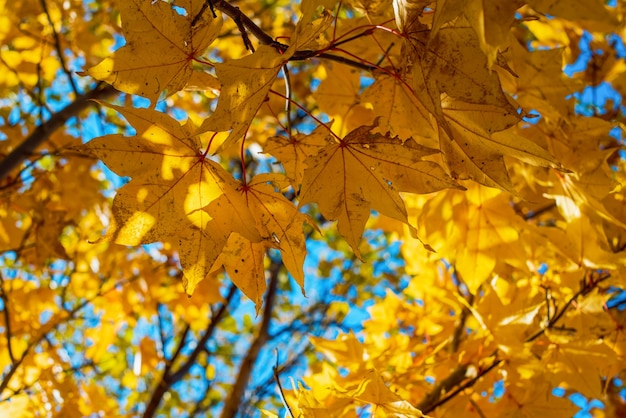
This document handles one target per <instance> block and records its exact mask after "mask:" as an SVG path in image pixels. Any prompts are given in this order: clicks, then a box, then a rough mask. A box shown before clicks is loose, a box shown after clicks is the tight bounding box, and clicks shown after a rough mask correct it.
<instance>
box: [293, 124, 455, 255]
mask: <svg viewBox="0 0 626 418" xmlns="http://www.w3.org/2000/svg"><path fill="white" fill-rule="evenodd" d="M377 124H378V121H376V122H375V123H374V125H372V126H362V127H360V128H357V129H355V130H354V131H352V132H350V133H349V134H348V135H346V137H345V138H344V139H342V140H340V141H338V142H337V143H334V144H332V145H328V146H326V147H324V148H322V149H321V150H320V152H319V153H318V154H317V155H314V156H312V157H309V158H308V159H307V160H306V165H307V167H308V168H307V169H306V170H305V172H304V179H303V184H302V192H301V196H300V205H305V204H307V203H310V202H316V203H317V204H318V205H319V208H320V211H321V212H322V214H323V215H324V216H325V217H326V218H327V219H330V220H337V221H338V228H339V232H340V233H341V234H342V235H343V236H344V237H345V238H346V240H347V241H348V243H349V244H350V246H351V247H352V248H353V249H354V251H355V253H356V254H360V253H359V250H358V245H359V241H360V239H361V234H362V233H363V229H364V228H365V223H366V222H367V219H368V218H369V216H370V211H371V210H375V211H378V212H380V213H382V214H383V215H386V216H389V217H390V218H393V219H396V220H399V221H401V222H404V223H406V224H407V225H408V220H407V213H406V208H405V206H404V202H403V200H402V198H401V197H400V192H411V193H430V192H434V191H437V190H441V189H444V188H455V187H456V188H461V186H458V185H457V184H456V183H454V181H452V180H451V179H450V178H449V177H448V175H447V174H446V173H445V172H444V171H443V169H442V168H441V167H440V166H439V165H437V164H435V163H433V162H430V161H424V160H422V157H424V156H427V155H429V154H433V153H435V152H436V151H435V150H432V149H430V148H426V147H423V146H421V145H419V144H417V143H416V142H415V141H413V140H412V139H409V140H407V141H405V142H404V143H403V142H402V141H401V140H400V139H399V138H392V137H390V136H389V135H382V134H379V133H373V132H372V131H373V130H374V129H375V128H376V127H377V126H378V125H377ZM411 228H412V227H411ZM415 236H416V235H415Z"/></svg>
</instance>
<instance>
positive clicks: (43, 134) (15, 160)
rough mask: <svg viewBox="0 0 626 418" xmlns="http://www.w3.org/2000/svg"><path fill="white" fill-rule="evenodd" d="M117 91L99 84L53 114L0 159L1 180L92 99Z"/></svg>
mask: <svg viewBox="0 0 626 418" xmlns="http://www.w3.org/2000/svg"><path fill="white" fill-rule="evenodd" d="M115 93H117V90H115V89H114V88H113V87H112V86H109V85H108V84H99V85H98V86H97V87H96V88H95V89H93V90H91V91H89V92H87V93H84V94H82V95H80V96H78V97H76V98H75V99H74V101H73V102H72V103H70V104H69V105H68V106H66V107H65V108H63V109H62V110H60V111H59V112H57V113H55V114H54V115H52V117H51V118H50V119H48V120H47V121H46V122H44V123H42V124H41V125H39V126H37V128H35V130H34V131H33V132H32V133H31V134H30V135H28V137H27V138H26V139H25V140H24V142H22V143H21V144H20V145H18V146H17V148H15V149H14V150H13V151H12V152H11V153H10V154H9V155H7V157H6V158H5V159H4V160H2V161H0V180H2V179H4V178H5V177H7V176H8V175H9V173H10V172H11V171H12V170H13V169H14V168H15V167H17V166H19V165H20V164H21V163H22V161H23V160H24V159H25V158H28V157H29V156H30V155H32V154H33V152H35V150H36V149H37V147H38V146H39V145H41V144H42V143H43V142H44V141H46V140H47V139H48V138H49V137H50V135H52V134H53V133H54V132H55V131H56V130H57V129H59V128H60V127H61V126H63V125H64V124H65V122H67V120H68V119H70V118H72V117H74V116H77V115H78V114H79V113H80V112H82V111H83V110H85V109H86V108H87V107H89V106H90V105H91V104H93V103H92V102H91V100H93V99H103V98H105V97H109V96H112V95H113V94H115Z"/></svg>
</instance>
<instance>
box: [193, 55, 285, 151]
mask: <svg viewBox="0 0 626 418" xmlns="http://www.w3.org/2000/svg"><path fill="white" fill-rule="evenodd" d="M286 60H287V57H285V56H283V55H282V54H280V53H279V52H278V51H276V49H274V48H272V47H269V46H265V45H261V46H260V47H259V49H257V50H256V51H255V52H254V54H252V55H248V56H246V57H243V58H241V59H238V60H231V61H227V62H224V63H218V64H215V73H216V75H217V78H218V79H219V80H220V83H221V85H222V87H221V92H220V97H219V100H218V102H217V108H216V109H215V111H214V112H213V114H212V115H211V117H209V118H208V119H206V120H205V121H204V122H203V123H202V125H201V126H200V128H199V132H205V131H213V132H224V131H229V130H230V131H231V132H230V135H229V136H228V138H227V139H226V141H225V142H224V143H223V144H222V147H223V148H227V147H228V146H229V145H231V144H232V143H234V142H235V141H237V140H239V139H241V138H242V137H243V135H244V134H245V133H246V131H247V130H248V127H249V126H250V123H251V122H252V119H253V118H254V116H255V115H256V113H257V111H258V110H259V107H261V104H263V102H264V101H265V99H266V97H267V94H268V93H269V91H270V89H271V88H272V84H273V83H274V81H275V80H276V76H277V75H278V72H279V71H280V69H281V67H282V66H283V64H284V63H285V62H286Z"/></svg>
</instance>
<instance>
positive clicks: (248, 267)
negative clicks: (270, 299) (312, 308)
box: [216, 174, 313, 314]
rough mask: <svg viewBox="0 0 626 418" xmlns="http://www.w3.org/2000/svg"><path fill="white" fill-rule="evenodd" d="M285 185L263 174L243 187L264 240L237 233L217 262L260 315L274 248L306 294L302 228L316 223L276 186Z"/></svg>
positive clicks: (304, 241)
mask: <svg viewBox="0 0 626 418" xmlns="http://www.w3.org/2000/svg"><path fill="white" fill-rule="evenodd" d="M285 183H286V182H285V178H284V177H283V176H280V175H276V174H261V175H258V176H255V177H254V178H253V179H252V180H251V181H250V182H249V183H247V184H246V185H245V186H243V187H241V188H240V191H241V193H242V195H243V197H244V198H245V201H246V204H247V206H248V209H249V210H250V213H252V216H253V217H254V220H255V222H256V225H257V228H258V230H259V233H260V234H261V236H262V237H263V238H264V240H263V241H261V242H251V241H250V240H249V239H247V238H244V237H243V236H241V235H240V234H233V235H231V236H230V238H229V240H228V243H227V245H226V247H225V248H224V251H223V254H222V255H221V256H220V258H219V259H218V260H217V262H216V264H218V265H219V264H223V265H224V266H225V268H226V271H227V272H228V276H229V277H230V278H231V280H232V281H233V282H234V283H235V284H236V285H237V287H239V289H241V290H242V291H243V293H244V294H245V295H246V296H248V297H249V298H250V299H251V300H252V301H253V302H254V303H255V304H256V310H257V314H258V313H259V311H260V309H261V306H262V304H263V294H264V292H265V282H266V278H265V263H264V257H265V253H266V251H267V250H268V249H270V248H278V249H279V250H280V252H281V256H282V260H283V263H284V264H285V267H287V270H288V271H289V273H291V275H292V276H293V278H294V279H295V280H296V282H297V283H298V284H299V285H300V288H301V290H302V293H303V294H304V269H303V265H304V258H305V256H306V240H305V236H304V232H303V230H302V227H303V224H304V223H309V224H313V222H312V221H311V220H310V219H309V217H307V216H305V215H304V214H302V213H300V212H299V211H298V210H297V208H296V207H295V206H294V204H293V203H291V202H290V201H289V200H287V199H286V198H285V197H284V196H283V195H282V194H280V193H279V192H278V191H277V190H276V186H275V185H280V184H285Z"/></svg>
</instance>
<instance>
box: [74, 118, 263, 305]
mask: <svg viewBox="0 0 626 418" xmlns="http://www.w3.org/2000/svg"><path fill="white" fill-rule="evenodd" d="M111 108H113V109H115V110H117V111H118V112H120V113H121V114H122V115H123V116H124V117H125V118H126V119H127V120H128V121H129V122H130V123H131V125H132V126H133V127H134V128H135V129H136V130H137V134H136V135H135V137H134V138H132V139H131V138H127V137H124V136H122V135H109V136H105V137H100V138H96V139H94V140H92V141H91V142H89V143H87V144H86V145H85V146H84V148H83V150H84V151H85V152H87V153H90V154H91V155H93V156H96V157H98V158H101V159H102V160H103V161H104V162H105V163H106V164H107V166H108V167H109V168H110V169H111V170H113V171H114V172H115V173H117V174H118V175H120V176H129V177H132V179H131V181H130V182H129V183H128V184H126V185H124V186H123V187H122V188H121V189H120V190H119V191H118V193H117V194H116V196H115V200H114V201H113V209H112V210H113V219H112V220H111V225H110V226H109V229H108V231H107V234H106V236H105V237H104V239H106V240H111V241H114V242H116V243H118V244H123V245H139V244H147V243H151V242H156V241H167V242H170V243H172V244H173V245H175V246H176V248H177V249H178V251H179V256H180V262H181V265H182V267H183V271H184V273H185V278H186V283H185V287H186V290H187V292H188V293H189V294H192V293H193V291H194V289H195V287H196V285H197V284H198V282H200V281H201V280H202V279H204V277H205V276H206V275H207V273H208V272H209V270H210V268H211V266H212V265H213V263H214V262H215V260H216V259H217V257H218V256H219V254H220V253H221V251H222V248H223V247H224V245H226V241H227V240H228V237H229V236H230V234H231V233H232V232H238V233H239V234H240V235H242V236H244V237H246V238H247V239H249V240H250V241H253V242H256V241H259V240H260V238H261V237H260V235H259V232H258V231H257V229H256V223H255V220H254V217H253V216H252V214H251V213H250V210H249V209H248V207H247V206H246V203H245V201H244V199H243V197H242V196H241V194H240V193H239V192H238V191H237V188H238V187H239V183H238V182H237V181H235V180H234V179H233V178H232V177H231V175H230V174H228V173H227V172H226V171H225V170H224V169H223V168H222V167H221V166H220V165H219V164H217V163H215V162H214V161H211V160H210V159H209V158H208V157H207V156H206V153H205V152H204V151H202V148H203V146H202V144H201V143H200V141H199V139H198V138H197V137H193V136H192V133H193V130H194V128H193V127H192V126H191V125H190V124H186V125H180V124H179V123H178V122H177V121H175V120H174V119H172V118H170V117H169V116H167V115H165V114H162V113H159V112H156V111H153V110H149V109H129V108H122V107H118V106H111Z"/></svg>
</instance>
